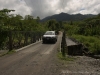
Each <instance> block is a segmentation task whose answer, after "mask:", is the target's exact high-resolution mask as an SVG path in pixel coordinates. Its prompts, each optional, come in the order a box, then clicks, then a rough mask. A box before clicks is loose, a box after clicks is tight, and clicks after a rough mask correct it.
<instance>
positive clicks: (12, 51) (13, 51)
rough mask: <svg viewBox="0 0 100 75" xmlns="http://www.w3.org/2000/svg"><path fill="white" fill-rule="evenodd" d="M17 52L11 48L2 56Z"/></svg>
mask: <svg viewBox="0 0 100 75" xmlns="http://www.w3.org/2000/svg"><path fill="white" fill-rule="evenodd" d="M15 52H16V51H15V50H11V51H8V52H6V53H3V54H1V55H0V57H1V56H5V55H7V54H13V53H15Z"/></svg>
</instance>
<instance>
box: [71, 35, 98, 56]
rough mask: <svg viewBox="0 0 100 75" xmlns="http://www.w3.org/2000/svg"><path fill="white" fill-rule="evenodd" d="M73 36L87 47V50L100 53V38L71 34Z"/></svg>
mask: <svg viewBox="0 0 100 75" xmlns="http://www.w3.org/2000/svg"><path fill="white" fill-rule="evenodd" d="M72 37H73V38H75V39H76V40H78V41H80V42H81V43H83V44H84V45H85V46H86V47H88V49H89V52H91V53H94V54H100V39H99V38H97V37H95V36H83V35H72Z"/></svg>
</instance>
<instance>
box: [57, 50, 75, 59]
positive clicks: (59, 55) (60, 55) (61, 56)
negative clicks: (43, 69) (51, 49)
mask: <svg viewBox="0 0 100 75" xmlns="http://www.w3.org/2000/svg"><path fill="white" fill-rule="evenodd" d="M57 56H58V58H59V59H60V60H64V61H73V60H74V58H73V57H68V56H65V57H64V56H63V55H62V53H61V52H58V54H57Z"/></svg>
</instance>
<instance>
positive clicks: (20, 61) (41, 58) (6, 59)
mask: <svg viewBox="0 0 100 75" xmlns="http://www.w3.org/2000/svg"><path fill="white" fill-rule="evenodd" d="M61 36H62V35H59V36H58V41H57V42H56V43H55V44H52V43H51V44H50V43H49V44H42V42H40V43H37V44H35V45H33V46H31V47H28V48H25V49H24V50H21V51H18V52H16V53H14V54H11V55H6V56H3V57H0V75H59V74H60V71H59V69H58V64H57V62H56V59H57V58H56V57H57V49H58V48H59V47H60V42H61Z"/></svg>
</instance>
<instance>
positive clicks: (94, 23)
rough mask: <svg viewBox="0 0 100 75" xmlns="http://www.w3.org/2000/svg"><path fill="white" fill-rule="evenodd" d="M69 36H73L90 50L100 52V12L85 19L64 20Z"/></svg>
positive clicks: (95, 52)
mask: <svg viewBox="0 0 100 75" xmlns="http://www.w3.org/2000/svg"><path fill="white" fill-rule="evenodd" d="M64 28H65V31H66V32H67V35H68V36H71V37H73V38H75V39H77V40H78V41H80V42H81V43H83V44H84V45H85V46H86V47H88V49H89V52H91V53H94V54H100V14H98V15H97V16H96V17H93V18H88V19H85V20H83V21H73V22H72V21H71V22H64Z"/></svg>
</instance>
